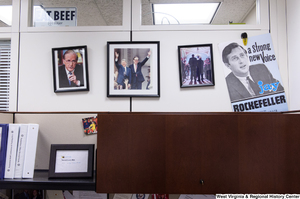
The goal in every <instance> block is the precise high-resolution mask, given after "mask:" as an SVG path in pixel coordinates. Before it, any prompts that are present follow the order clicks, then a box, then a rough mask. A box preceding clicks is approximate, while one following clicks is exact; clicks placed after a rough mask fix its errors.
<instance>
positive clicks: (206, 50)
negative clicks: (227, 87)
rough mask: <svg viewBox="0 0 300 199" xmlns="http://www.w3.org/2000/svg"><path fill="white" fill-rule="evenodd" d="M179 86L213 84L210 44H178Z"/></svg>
mask: <svg viewBox="0 0 300 199" xmlns="http://www.w3.org/2000/svg"><path fill="white" fill-rule="evenodd" d="M178 58H179V74H180V77H179V78H180V87H181V88H187V87H195V86H214V85H215V80H214V63H213V49H212V44H199V45H189V46H178Z"/></svg>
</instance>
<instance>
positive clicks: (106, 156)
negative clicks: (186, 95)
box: [96, 114, 166, 193]
mask: <svg viewBox="0 0 300 199" xmlns="http://www.w3.org/2000/svg"><path fill="white" fill-rule="evenodd" d="M164 131H165V123H164V117H163V116H157V115H156V116H155V115H148V116H147V117H144V116H143V117H142V116H141V115H138V114H137V115H131V116H129V115H124V114H120V115H111V114H108V115H98V138H97V139H98V141H97V189H96V190H97V191H98V192H101V193H135V191H136V190H139V192H140V193H148V192H156V191H157V192H163V191H164V190H165V173H166V171H165V143H166V141H165V134H164Z"/></svg>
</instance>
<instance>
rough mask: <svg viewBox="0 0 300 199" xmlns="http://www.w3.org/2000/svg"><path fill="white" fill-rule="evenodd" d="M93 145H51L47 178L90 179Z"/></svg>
mask: <svg viewBox="0 0 300 199" xmlns="http://www.w3.org/2000/svg"><path fill="white" fill-rule="evenodd" d="M93 167H94V144H52V145H51V152H50V162H49V176H48V177H49V178H92V177H93Z"/></svg>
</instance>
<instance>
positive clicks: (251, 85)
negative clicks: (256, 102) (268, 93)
mask: <svg viewBox="0 0 300 199" xmlns="http://www.w3.org/2000/svg"><path fill="white" fill-rule="evenodd" d="M247 82H248V87H249V88H250V90H252V91H253V93H254V94H255V95H259V91H260V89H259V87H258V85H257V84H256V83H254V82H253V81H252V80H251V79H250V78H249V76H247Z"/></svg>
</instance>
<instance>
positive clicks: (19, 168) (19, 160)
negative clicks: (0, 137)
mask: <svg viewBox="0 0 300 199" xmlns="http://www.w3.org/2000/svg"><path fill="white" fill-rule="evenodd" d="M27 132H28V124H21V126H20V134H19V140H18V148H17V156H16V167H15V177H14V178H22V174H23V166H24V156H25V149H26V141H27V140H26V138H27Z"/></svg>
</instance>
